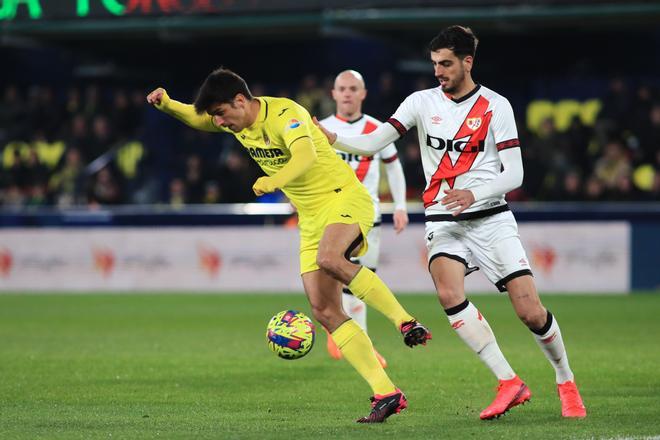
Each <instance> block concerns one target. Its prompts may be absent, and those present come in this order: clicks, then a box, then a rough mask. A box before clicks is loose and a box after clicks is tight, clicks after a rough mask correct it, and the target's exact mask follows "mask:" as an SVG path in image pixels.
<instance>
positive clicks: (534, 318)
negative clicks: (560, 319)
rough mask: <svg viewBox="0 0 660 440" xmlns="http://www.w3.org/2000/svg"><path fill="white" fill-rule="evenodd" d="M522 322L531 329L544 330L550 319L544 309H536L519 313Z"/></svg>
mask: <svg viewBox="0 0 660 440" xmlns="http://www.w3.org/2000/svg"><path fill="white" fill-rule="evenodd" d="M518 317H519V318H520V320H521V321H522V322H523V323H524V324H525V325H526V326H527V327H528V328H531V329H538V328H542V327H543V326H544V325H545V322H546V320H547V318H548V313H547V312H546V311H545V309H544V308H543V307H534V308H529V309H525V310H521V311H519V312H518Z"/></svg>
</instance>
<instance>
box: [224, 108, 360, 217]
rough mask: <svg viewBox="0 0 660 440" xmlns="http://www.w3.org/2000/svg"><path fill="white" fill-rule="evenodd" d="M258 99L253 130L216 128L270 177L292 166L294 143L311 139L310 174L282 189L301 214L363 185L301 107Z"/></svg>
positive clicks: (300, 177) (307, 173)
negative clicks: (347, 188) (337, 193)
mask: <svg viewBox="0 0 660 440" xmlns="http://www.w3.org/2000/svg"><path fill="white" fill-rule="evenodd" d="M255 99H258V100H259V102H261V107H260V109H259V115H258V116H257V119H256V120H255V122H254V123H253V124H252V125H251V126H250V127H247V128H245V129H243V130H241V131H239V132H234V131H231V130H229V129H228V128H224V127H218V126H216V128H217V129H218V130H220V131H224V132H227V133H231V134H233V135H234V136H235V137H236V139H238V141H239V142H240V143H241V145H243V147H245V149H246V150H247V152H248V154H249V155H250V157H252V159H254V161H255V162H257V164H259V166H260V167H261V169H262V170H264V172H265V173H266V174H267V175H269V176H272V175H273V174H275V173H277V172H278V171H279V170H280V169H281V168H282V167H283V166H284V165H286V164H287V163H288V162H289V159H290V158H291V152H290V151H289V146H290V145H291V144H293V142H294V141H296V140H298V139H300V138H302V137H309V138H310V139H311V140H312V143H313V144H314V148H315V150H316V161H315V162H314V164H313V165H312V167H311V168H310V169H309V170H307V171H306V172H305V173H303V174H302V175H301V176H299V177H298V178H296V179H294V180H292V181H291V182H289V183H287V184H286V185H285V186H284V188H282V191H283V192H284V194H286V196H287V197H288V198H289V200H291V203H293V205H294V206H295V207H296V208H297V209H298V210H299V211H302V212H305V211H309V210H314V209H316V208H318V206H319V205H320V204H322V203H324V200H325V199H326V197H327V196H328V194H330V193H332V192H333V191H335V190H337V189H340V188H343V187H345V186H346V185H349V184H360V182H359V180H358V179H357V177H355V172H353V170H352V169H351V167H350V166H349V165H348V164H347V163H346V162H344V161H343V160H341V158H340V157H339V156H338V155H337V154H336V153H335V151H334V149H333V148H332V147H331V146H330V144H329V143H328V140H327V138H326V137H325V135H324V134H323V132H322V131H321V130H320V129H319V128H318V127H317V126H316V125H314V122H313V121H312V118H311V116H310V115H309V113H308V112H307V110H305V109H304V108H303V107H302V106H301V105H299V104H297V103H296V102H295V101H292V100H290V99H288V98H273V97H269V96H261V97H258V98H255Z"/></svg>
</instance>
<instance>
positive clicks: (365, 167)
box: [321, 114, 397, 222]
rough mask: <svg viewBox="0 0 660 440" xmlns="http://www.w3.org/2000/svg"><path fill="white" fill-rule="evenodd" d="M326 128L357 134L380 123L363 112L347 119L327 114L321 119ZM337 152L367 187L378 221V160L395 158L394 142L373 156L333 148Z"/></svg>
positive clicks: (386, 160)
mask: <svg viewBox="0 0 660 440" xmlns="http://www.w3.org/2000/svg"><path fill="white" fill-rule="evenodd" d="M321 124H322V125H323V126H324V127H325V128H327V129H328V130H330V131H332V132H335V133H339V134H341V135H345V136H359V135H361V134H368V133H371V132H372V131H374V130H375V129H376V127H378V126H379V125H381V124H382V122H380V121H379V120H378V119H375V118H373V117H371V116H369V115H365V114H363V115H362V117H361V118H360V119H357V120H355V121H347V120H346V119H344V118H341V117H339V116H337V115H333V116H328V117H327V118H325V119H323V120H322V121H321ZM335 151H336V152H337V154H338V155H339V156H340V157H341V158H342V159H343V160H344V161H346V163H348V164H349V165H350V166H351V168H353V171H355V175H356V176H357V178H358V180H359V181H360V182H362V184H363V185H364V186H366V187H367V190H368V191H369V194H370V195H371V198H372V199H373V201H374V205H375V208H376V221H377V222H378V221H380V198H379V197H378V187H379V184H380V163H379V162H380V161H382V162H384V163H389V162H393V161H395V160H396V159H397V149H396V147H395V146H394V144H389V145H388V146H387V147H385V148H384V149H383V150H381V151H379V152H378V153H376V154H374V155H373V156H361V155H359V154H353V153H346V152H344V151H340V150H335Z"/></svg>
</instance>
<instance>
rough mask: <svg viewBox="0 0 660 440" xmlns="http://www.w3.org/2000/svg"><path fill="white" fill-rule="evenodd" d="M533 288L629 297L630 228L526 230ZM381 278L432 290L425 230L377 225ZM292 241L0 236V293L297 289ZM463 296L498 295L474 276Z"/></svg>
mask: <svg viewBox="0 0 660 440" xmlns="http://www.w3.org/2000/svg"><path fill="white" fill-rule="evenodd" d="M520 234H521V237H522V239H523V242H524V244H525V247H526V249H527V255H528V258H529V259H530V262H531V265H532V268H533V271H534V274H535V277H536V281H537V284H538V287H539V290H541V291H546V292H600V293H603V292H611V293H622V292H627V291H629V289H630V273H631V267H630V227H629V225H628V223H626V222H612V223H602V222H599V223H590V222H581V223H524V224H521V225H520ZM378 272H379V274H380V275H381V276H382V277H383V279H384V280H385V281H386V282H387V283H388V285H389V286H391V287H392V289H393V290H395V291H397V292H433V284H432V282H431V279H430V276H429V274H428V270H427V268H426V246H425V243H424V227H423V226H422V225H411V226H410V227H409V228H408V229H407V230H406V231H405V232H404V233H402V234H400V235H396V234H395V233H394V232H393V231H392V230H391V228H390V227H389V225H385V227H383V237H382V239H381V263H380V266H379V268H378ZM301 288H302V287H301V282H300V276H299V274H298V234H297V231H296V230H295V229H286V228H282V227H224V228H158V229H143V228H67V229H57V228H47V229H4V230H0V291H23V290H31V291H53V290H58V291H95V290H99V291H125V292H131V291H181V292H201V291H206V292H292V291H300V290H301ZM466 288H467V289H468V291H470V292H496V290H495V288H494V287H493V286H492V285H491V284H490V283H489V282H488V281H487V280H486V278H485V277H484V276H483V274H482V273H481V272H480V271H478V272H476V273H474V274H472V275H470V276H468V277H467V279H466Z"/></svg>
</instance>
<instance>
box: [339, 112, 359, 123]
mask: <svg viewBox="0 0 660 440" xmlns="http://www.w3.org/2000/svg"><path fill="white" fill-rule="evenodd" d="M335 118H337V119H339V120H340V121H341V122H346V123H347V124H355V123H356V122H358V121H361V120H362V118H364V113H362V114H361V115H360V117H359V118H357V119H355V120H353V121H349V120H348V119H346V118H342V117H341V116H339V115H338V114H336V113H335Z"/></svg>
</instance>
